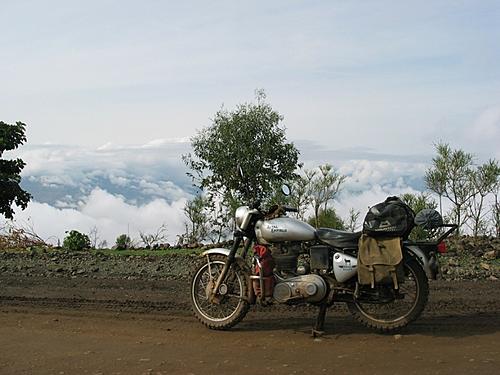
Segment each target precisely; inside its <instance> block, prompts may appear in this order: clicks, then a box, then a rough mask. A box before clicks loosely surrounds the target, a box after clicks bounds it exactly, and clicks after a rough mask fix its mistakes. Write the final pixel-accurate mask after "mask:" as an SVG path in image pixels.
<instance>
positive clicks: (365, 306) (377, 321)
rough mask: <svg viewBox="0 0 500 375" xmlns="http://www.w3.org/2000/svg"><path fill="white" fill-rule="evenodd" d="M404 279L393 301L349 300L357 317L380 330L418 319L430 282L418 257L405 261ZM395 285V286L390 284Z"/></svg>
mask: <svg viewBox="0 0 500 375" xmlns="http://www.w3.org/2000/svg"><path fill="white" fill-rule="evenodd" d="M404 272H405V281H404V283H401V284H400V285H399V288H400V290H399V291H398V293H396V294H395V298H394V297H393V298H390V302H387V303H381V302H377V301H363V300H355V301H354V302H351V303H348V304H347V306H348V308H349V311H350V312H351V314H352V316H353V317H354V319H355V320H357V321H359V322H360V323H362V324H363V325H364V326H366V327H368V328H372V329H375V330H377V331H379V332H385V333H389V332H393V331H397V330H399V329H401V328H403V327H405V326H407V325H408V324H409V323H411V322H413V321H414V320H415V319H417V318H418V317H419V316H420V314H421V313H422V311H423V310H424V308H425V305H426V304H427V299H428V296H429V282H428V281H427V276H426V274H425V271H424V270H423V269H422V266H421V265H420V263H419V262H418V261H417V260H416V259H413V258H412V259H408V260H406V261H405V263H404ZM391 289H392V288H391Z"/></svg>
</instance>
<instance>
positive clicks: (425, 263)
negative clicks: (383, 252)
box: [404, 245, 439, 280]
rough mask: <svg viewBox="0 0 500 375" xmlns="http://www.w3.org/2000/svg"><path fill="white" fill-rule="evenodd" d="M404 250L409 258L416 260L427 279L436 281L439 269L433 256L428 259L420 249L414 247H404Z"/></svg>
mask: <svg viewBox="0 0 500 375" xmlns="http://www.w3.org/2000/svg"><path fill="white" fill-rule="evenodd" d="M404 249H405V250H406V251H405V252H406V253H407V254H408V255H409V256H411V257H413V258H415V259H416V260H418V262H419V263H420V265H421V266H422V267H423V269H424V271H425V274H426V275H427V277H428V278H429V279H433V280H436V278H437V275H438V273H439V267H438V263H437V259H436V258H435V256H433V257H429V256H428V255H427V254H426V253H425V252H424V251H423V250H422V249H421V248H420V247H418V246H416V245H406V246H405V247H404Z"/></svg>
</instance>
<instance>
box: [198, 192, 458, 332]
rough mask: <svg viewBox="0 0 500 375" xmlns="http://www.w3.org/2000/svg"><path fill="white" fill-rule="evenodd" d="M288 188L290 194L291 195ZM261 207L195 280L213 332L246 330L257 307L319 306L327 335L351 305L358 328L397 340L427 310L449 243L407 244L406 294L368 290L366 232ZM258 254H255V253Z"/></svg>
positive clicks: (244, 217)
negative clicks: (242, 325) (338, 306)
mask: <svg viewBox="0 0 500 375" xmlns="http://www.w3.org/2000/svg"><path fill="white" fill-rule="evenodd" d="M286 190H287V187H286V186H285V191H284V192H285V193H288V191H286ZM260 206H261V204H260V202H256V203H254V204H252V205H250V206H242V207H239V208H238V209H237V210H236V213H235V224H236V231H235V233H234V240H233V244H232V247H231V248H230V249H224V248H215V249H210V250H208V251H205V252H203V254H201V256H200V258H199V259H198V261H197V263H196V264H195V265H194V268H193V269H194V271H193V274H192V279H191V288H190V297H191V303H192V308H193V311H194V314H195V316H196V318H197V319H198V320H199V321H200V322H201V323H202V324H204V325H205V326H206V327H208V328H210V329H216V330H225V329H229V328H231V327H233V326H234V325H236V324H237V323H238V322H240V321H241V320H242V319H243V318H244V317H245V315H246V314H247V312H248V310H249V308H250V306H251V305H254V304H259V305H263V306H267V305H272V304H288V305H297V304H312V305H316V306H318V309H319V312H318V317H317V319H316V321H315V323H314V325H313V330H312V332H313V335H314V336H317V335H321V334H322V333H323V330H324V322H325V316H326V311H327V309H328V307H330V306H332V305H333V304H334V303H346V304H347V307H348V309H349V311H350V313H351V314H352V316H353V317H354V319H355V320H357V321H359V322H360V323H362V324H363V325H365V326H367V327H369V328H372V329H375V330H376V331H379V332H394V331H396V330H399V329H401V328H403V327H405V326H406V325H408V324H409V323H411V322H412V321H414V320H415V319H417V318H418V317H419V316H420V314H421V313H422V311H423V310H424V308H425V306H426V303H427V299H428V295H429V284H428V279H429V278H432V279H435V278H436V276H437V274H438V272H439V267H438V254H439V253H440V252H444V251H445V243H444V242H443V240H444V239H445V238H446V237H447V236H448V235H449V234H450V233H451V232H452V231H453V230H454V229H455V228H456V225H454V224H448V225H445V224H443V225H440V226H441V227H447V228H446V229H447V230H446V232H444V233H442V234H441V235H440V236H439V237H438V238H437V239H435V240H429V241H422V242H409V241H404V242H403V243H402V254H403V260H402V270H403V272H404V275H403V278H404V280H402V281H403V282H401V283H399V285H398V287H397V288H395V287H394V285H392V284H386V285H377V286H376V287H370V286H365V285H360V284H359V283H358V277H357V265H358V263H357V253H358V242H359V239H360V237H361V235H362V233H361V232H355V233H351V232H346V231H342V230H336V229H329V228H320V229H315V228H314V227H312V226H311V225H309V224H307V223H305V222H302V221H300V220H297V219H295V218H293V217H289V216H287V214H288V213H290V212H296V211H297V210H296V209H295V208H292V207H287V206H284V205H277V206H274V207H272V208H271V209H269V210H264V209H262V208H261V207H260ZM251 249H252V250H253V251H252V252H251V251H250V250H251Z"/></svg>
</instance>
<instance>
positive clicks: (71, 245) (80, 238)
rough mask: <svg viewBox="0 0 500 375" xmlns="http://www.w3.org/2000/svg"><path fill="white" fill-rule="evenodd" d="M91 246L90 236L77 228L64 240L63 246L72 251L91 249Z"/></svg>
mask: <svg viewBox="0 0 500 375" xmlns="http://www.w3.org/2000/svg"><path fill="white" fill-rule="evenodd" d="M90 247H91V243H90V239H89V236H87V235H86V234H83V233H80V232H78V231H77V230H72V231H70V232H69V233H68V235H67V236H66V237H65V238H64V241H63V248H65V249H66V250H70V251H82V250H85V249H90Z"/></svg>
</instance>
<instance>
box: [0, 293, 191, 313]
mask: <svg viewBox="0 0 500 375" xmlns="http://www.w3.org/2000/svg"><path fill="white" fill-rule="evenodd" d="M4 305H6V306H10V307H16V306H20V307H21V306H30V307H35V306H36V307H51V308H69V309H81V308H84V309H89V310H94V309H97V310H99V309H105V310H111V311H120V312H136V313H150V312H161V311H168V312H176V313H183V312H184V313H189V312H190V308H191V307H190V306H189V305H188V304H187V303H183V302H175V301H163V302H161V301H144V300H139V301H138V300H112V299H104V300H103V299H87V298H64V297H60V298H50V297H19V296H0V306H4Z"/></svg>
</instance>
